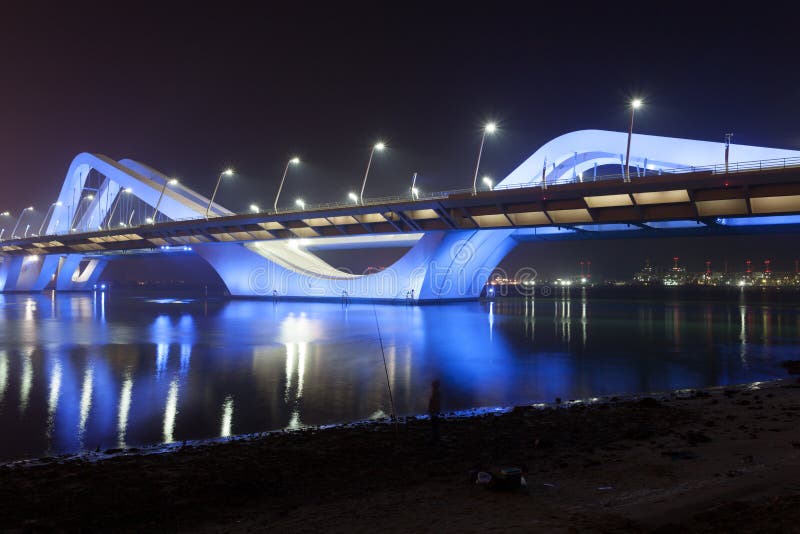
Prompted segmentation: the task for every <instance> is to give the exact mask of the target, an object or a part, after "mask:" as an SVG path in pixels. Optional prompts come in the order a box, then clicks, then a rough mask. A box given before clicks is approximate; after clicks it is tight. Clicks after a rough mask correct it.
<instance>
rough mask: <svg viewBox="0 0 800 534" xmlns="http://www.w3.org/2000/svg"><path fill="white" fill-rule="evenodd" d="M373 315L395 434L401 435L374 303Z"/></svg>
mask: <svg viewBox="0 0 800 534" xmlns="http://www.w3.org/2000/svg"><path fill="white" fill-rule="evenodd" d="M372 313H374V314H375V326H376V327H377V329H378V341H379V342H380V344H381V356H383V370H384V371H385V372H386V388H387V389H388V390H389V404H390V405H391V407H392V419H394V432H395V434H397V433H399V431H400V429H399V426H398V421H397V412H395V409H394V397H393V396H392V384H391V383H390V382H389V367H387V365H386V351H385V350H384V349H383V336H381V324H380V322H379V321H378V310H377V309H376V308H375V303H374V302H373V303H372Z"/></svg>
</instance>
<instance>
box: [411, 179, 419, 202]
mask: <svg viewBox="0 0 800 534" xmlns="http://www.w3.org/2000/svg"><path fill="white" fill-rule="evenodd" d="M418 193H419V191H418V190H417V173H414V177H413V178H411V200H416V199H417V196H418Z"/></svg>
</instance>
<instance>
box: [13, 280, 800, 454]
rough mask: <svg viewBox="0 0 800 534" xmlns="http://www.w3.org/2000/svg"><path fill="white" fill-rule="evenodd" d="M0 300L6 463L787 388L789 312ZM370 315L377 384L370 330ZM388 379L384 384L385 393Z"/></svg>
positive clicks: (676, 305) (791, 344)
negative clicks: (580, 404)
mask: <svg viewBox="0 0 800 534" xmlns="http://www.w3.org/2000/svg"><path fill="white" fill-rule="evenodd" d="M374 310H375V311H373V306H372V305H371V304H351V305H350V306H347V307H343V306H342V305H341V304H339V303H311V302H279V303H277V304H276V303H273V302H272V301H246V300H234V301H224V300H208V301H205V300H195V299H183V300H173V299H160V300H158V301H152V300H147V299H143V298H138V297H136V298H134V297H126V296H122V295H116V294H113V293H108V294H107V293H102V294H86V295H55V296H53V295H51V294H46V295H36V296H31V295H0V433H2V435H3V436H4V437H5V438H4V439H3V440H0V459H15V458H24V457H32V456H40V455H43V454H57V453H62V452H74V451H79V450H87V449H88V450H94V449H95V448H97V447H100V448H102V449H105V448H113V447H129V446H137V445H146V444H155V443H162V442H174V441H181V440H184V439H198V438H211V437H218V436H222V437H226V436H230V435H233V434H236V433H249V432H258V431H264V430H271V429H280V428H290V429H291V428H299V427H302V426H304V425H320V424H330V423H336V422H346V421H353V420H360V419H366V418H371V417H373V418H377V417H382V416H384V415H386V414H389V413H391V407H390V404H389V395H388V392H387V378H388V385H389V386H390V387H391V389H392V392H393V394H394V399H395V403H396V406H397V410H398V412H399V413H400V414H412V413H423V412H424V411H425V410H426V407H427V398H428V394H429V391H430V382H431V381H432V380H433V379H434V378H438V379H440V380H441V382H442V403H443V406H444V408H445V409H446V410H456V409H465V408H471V407H480V406H498V405H510V404H515V403H525V402H527V403H530V402H541V401H552V400H553V399H554V398H555V397H562V398H575V397H593V396H597V395H606V394H617V393H626V392H637V391H663V390H668V389H674V388H682V387H702V386H709V385H717V384H726V383H739V382H748V381H754V380H765V379H770V378H775V377H782V376H785V371H784V370H783V368H782V367H781V366H780V361H781V360H784V359H790V358H793V357H794V352H795V347H796V346H797V344H798V329H800V314H798V312H797V311H796V308H794V307H792V306H786V305H780V304H775V305H770V304H762V303H756V304H750V303H748V302H747V301H746V300H744V299H742V300H739V301H735V302H700V303H697V302H694V303H693V302H681V301H668V302H653V301H641V302H636V303H631V302H621V301H614V300H592V299H591V297H587V295H586V292H585V291H583V292H580V293H576V294H575V295H574V296H573V297H572V298H570V296H569V295H568V294H567V293H566V292H564V291H561V292H557V293H556V294H554V295H553V296H552V297H550V298H538V299H536V300H533V299H519V300H498V301H496V302H490V303H485V304H482V303H458V304H447V305H442V306H420V307H416V306H376V307H374ZM375 313H377V315H378V321H379V323H380V330H381V334H382V340H383V345H384V350H385V358H386V368H385V370H384V362H383V357H382V356H381V352H380V342H379V339H378V334H377V328H376V324H375V315H374V314H375ZM387 375H388V377H387Z"/></svg>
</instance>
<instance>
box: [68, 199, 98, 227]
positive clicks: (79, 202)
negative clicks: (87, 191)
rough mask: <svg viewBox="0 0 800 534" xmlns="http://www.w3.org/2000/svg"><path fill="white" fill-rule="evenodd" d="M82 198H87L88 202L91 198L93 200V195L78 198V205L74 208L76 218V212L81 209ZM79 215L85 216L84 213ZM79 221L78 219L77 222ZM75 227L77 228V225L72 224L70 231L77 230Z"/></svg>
mask: <svg viewBox="0 0 800 534" xmlns="http://www.w3.org/2000/svg"><path fill="white" fill-rule="evenodd" d="M84 200H88V201H89V202H91V201H92V200H94V195H86V196H85V197H83V198H82V199H80V200H79V201H78V205H77V207H76V208H75V219H77V218H78V212H79V211H80V209H81V203H82V202H83V201H84ZM81 216H82V217H83V216H85V214H81ZM72 222H73V223H74V222H75V221H74V220H73V221H72ZM79 222H80V221H78V223H79ZM76 224H77V223H76ZM77 229H78V227H77V226H73V227H72V231H73V232H74V231H75V230H77Z"/></svg>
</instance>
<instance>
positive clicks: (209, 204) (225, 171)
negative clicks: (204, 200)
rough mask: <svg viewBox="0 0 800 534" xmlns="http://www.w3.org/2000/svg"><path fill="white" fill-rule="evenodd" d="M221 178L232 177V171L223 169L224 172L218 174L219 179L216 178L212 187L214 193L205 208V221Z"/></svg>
mask: <svg viewBox="0 0 800 534" xmlns="http://www.w3.org/2000/svg"><path fill="white" fill-rule="evenodd" d="M223 176H233V169H225V170H224V171H222V172H221V173H219V178H217V185H216V186H215V187H214V193H213V194H212V195H211V200H209V201H208V207H207V208H206V220H208V212H209V211H211V205H212V204H213V203H214V197H216V196H217V190H218V189H219V183H220V182H221V181H222V177H223Z"/></svg>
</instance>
